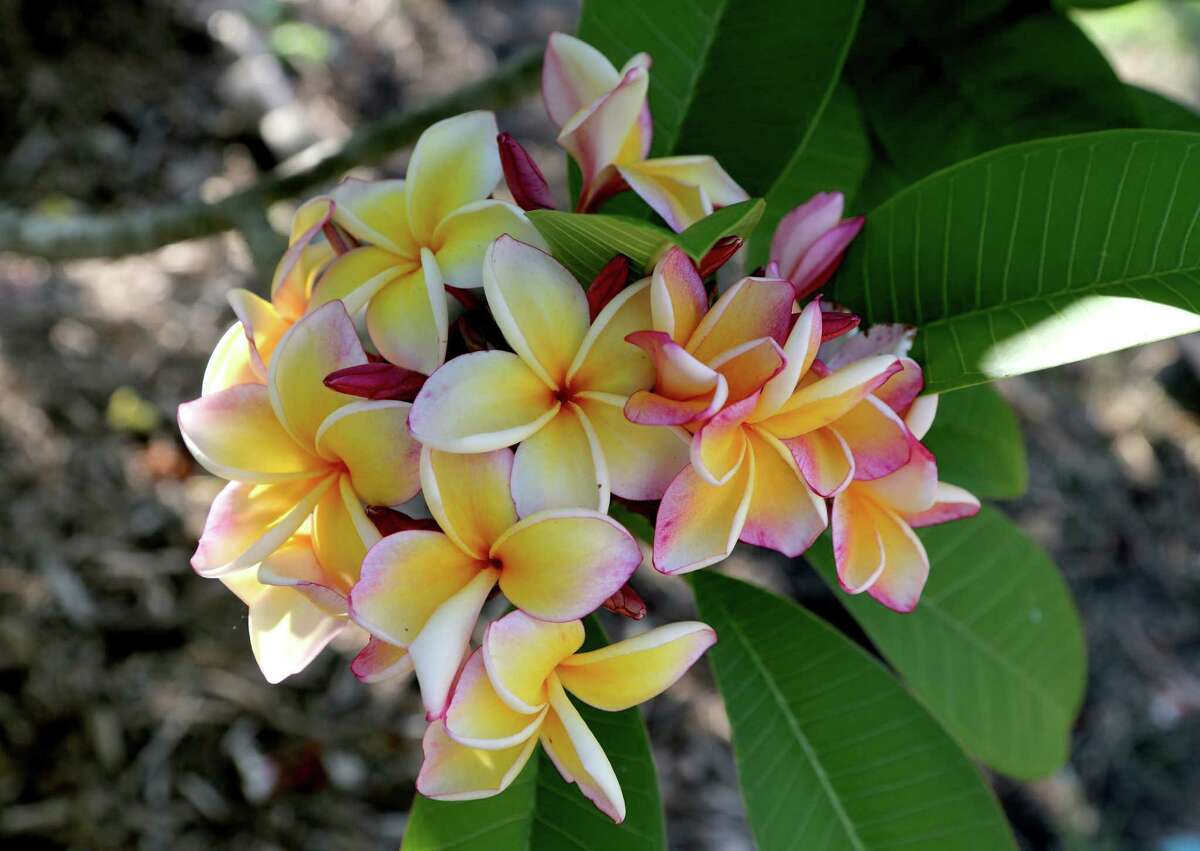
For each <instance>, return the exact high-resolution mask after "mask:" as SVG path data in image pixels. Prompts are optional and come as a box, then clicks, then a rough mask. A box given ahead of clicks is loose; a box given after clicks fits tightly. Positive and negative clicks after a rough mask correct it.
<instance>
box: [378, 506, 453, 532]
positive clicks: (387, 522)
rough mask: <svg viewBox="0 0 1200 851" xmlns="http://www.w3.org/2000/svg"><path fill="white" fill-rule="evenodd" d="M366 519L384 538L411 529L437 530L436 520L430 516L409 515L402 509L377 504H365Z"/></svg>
mask: <svg viewBox="0 0 1200 851" xmlns="http://www.w3.org/2000/svg"><path fill="white" fill-rule="evenodd" d="M367 519H369V520H370V521H371V522H372V523H374V524H375V528H376V529H378V530H379V534H380V535H383V536H384V537H385V538H386V537H387V536H388V535H394V534H396V533H397V532H409V531H412V530H413V529H419V530H424V531H430V532H437V531H439V530H438V524H437V521H436V520H434V519H433V518H431V517H409V516H408V515H407V514H405V513H404V512H402V511H396V510H395V509H392V508H383V507H381V506H378V505H369V506H367Z"/></svg>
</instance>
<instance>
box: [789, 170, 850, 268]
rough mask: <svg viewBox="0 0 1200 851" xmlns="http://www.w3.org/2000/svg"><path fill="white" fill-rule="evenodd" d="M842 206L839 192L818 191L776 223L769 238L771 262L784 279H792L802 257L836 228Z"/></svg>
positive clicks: (843, 203) (843, 198)
mask: <svg viewBox="0 0 1200 851" xmlns="http://www.w3.org/2000/svg"><path fill="white" fill-rule="evenodd" d="M845 206H846V198H845V196H844V195H842V193H841V192H818V193H817V194H816V195H814V196H813V197H812V198H810V199H809V200H808V201H806V202H804V203H803V204H801V205H800V206H799V207H797V208H796V209H794V210H792V211H791V212H790V213H788V214H787V215H786V216H784V217H783V218H782V219H781V220H780V221H779V225H778V226H777V227H776V228H775V236H774V237H772V239H771V261H772V262H774V263H777V264H778V265H779V271H780V273H781V274H782V276H783V277H784V278H787V279H788V280H790V281H794V280H795V279H796V271H797V270H798V269H799V267H800V264H801V262H802V261H803V260H804V257H805V255H807V254H808V252H809V250H810V249H811V248H812V247H813V245H814V244H816V242H817V240H818V239H820V238H821V237H822V236H823V235H824V234H826V233H828V232H829V231H830V230H832V229H833V228H835V227H837V224H838V222H840V221H841V220H842V211H843V210H844V209H845Z"/></svg>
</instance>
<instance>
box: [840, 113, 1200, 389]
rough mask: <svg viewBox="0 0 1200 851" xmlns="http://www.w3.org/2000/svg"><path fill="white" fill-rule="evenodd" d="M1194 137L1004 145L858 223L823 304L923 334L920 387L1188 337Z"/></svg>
mask: <svg viewBox="0 0 1200 851" xmlns="http://www.w3.org/2000/svg"><path fill="white" fill-rule="evenodd" d="M1196 148H1200V134H1193V133H1178V132H1173V131H1167V130H1161V131H1160V130H1114V131H1108V132H1104V133H1089V134H1083V135H1079V136H1066V137H1063V138H1058V139H1043V140H1039V141H1036V142H1026V143H1023V144H1020V145H1012V146H1010V147H1007V148H1002V149H1000V150H998V151H993V152H991V153H988V154H984V155H982V156H980V157H977V158H975V159H973V160H969V161H967V162H965V163H959V164H958V165H955V166H953V167H951V168H948V169H945V170H943V171H941V172H938V173H937V174H934V175H931V176H930V177H928V178H926V179H924V180H922V181H920V182H918V183H916V184H914V185H912V186H910V187H909V188H908V189H906V190H904V191H903V192H901V193H900V194H898V195H896V196H894V197H893V198H892V199H891V200H889V201H887V202H885V203H884V204H883V205H881V206H880V207H878V208H877V209H876V210H875V211H874V212H872V213H871V214H870V215H868V217H867V226H866V228H865V230H864V232H863V234H862V235H861V236H859V238H858V239H856V240H855V241H854V243H853V244H852V245H851V246H850V250H849V252H848V253H847V255H846V260H845V262H844V263H843V265H842V268H841V272H840V274H839V275H838V277H837V279H836V283H835V285H834V287H833V288H832V292H831V293H830V297H831V298H832V299H834V300H835V301H838V302H841V303H842V304H846V305H849V306H850V307H852V308H854V309H855V310H857V311H859V312H860V313H862V315H863V317H864V319H865V320H866V321H867V322H868V323H872V322H891V321H895V322H907V323H911V324H914V325H917V326H918V327H919V329H920V330H919V333H918V334H917V341H916V346H915V347H914V350H913V357H915V358H916V359H917V360H918V361H919V362H921V363H922V364H923V365H924V367H925V378H926V389H927V390H929V391H931V392H942V391H945V390H952V389H954V388H956V387H965V386H968V385H971V384H979V383H982V382H985V381H989V380H991V379H994V378H1001V377H1004V376H1008V375H1019V374H1021V373H1025V372H1032V371H1034V370H1038V369H1045V368H1047V367H1051V366H1057V365H1059V364H1064V363H1070V362H1072V361H1076V360H1081V359H1083V358H1087V357H1092V356H1095V355H1099V354H1104V353H1106V352H1112V351H1117V350H1119V349H1123V348H1126V347H1129V346H1135V345H1140V344H1142V343H1148V342H1152V341H1154V340H1161V339H1165V338H1167V337H1172V336H1176V335H1178V334H1184V333H1188V332H1191V331H1195V330H1200V316H1197V315H1196V311H1197V310H1200V216H1198V215H1197V211H1198V210H1200V154H1197V152H1196V150H1195V149H1196Z"/></svg>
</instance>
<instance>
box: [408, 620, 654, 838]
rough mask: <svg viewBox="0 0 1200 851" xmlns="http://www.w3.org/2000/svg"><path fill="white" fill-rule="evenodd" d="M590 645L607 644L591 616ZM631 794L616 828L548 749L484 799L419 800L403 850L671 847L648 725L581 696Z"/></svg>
mask: <svg viewBox="0 0 1200 851" xmlns="http://www.w3.org/2000/svg"><path fill="white" fill-rule="evenodd" d="M585 623H586V624H587V641H586V642H585V643H584V649H585V650H591V649H594V648H596V647H600V646H603V645H604V644H605V643H606V640H605V637H604V630H603V628H602V627H601V626H600V624H599V623H598V622H597V621H596V619H595V617H590V618H588V619H587V621H586V622H585ZM576 706H577V707H578V708H579V712H580V714H581V715H582V716H583V718H584V720H585V721H587V724H588V726H589V727H590V728H591V729H592V732H593V733H595V734H596V738H597V739H599V740H600V744H601V745H603V746H604V752H605V753H606V754H608V758H609V760H610V761H611V762H612V765H613V768H614V769H615V770H616V772H617V779H618V780H620V781H621V789H622V791H623V792H624V794H625V803H626V809H627V812H626V817H625V821H624V823H622V824H620V825H616V824H613V823H612V820H611V819H609V818H608V816H606V815H604V814H603V813H601V812H600V811H599V810H598V809H596V808H595V807H594V806H593V805H592V803H591V802H590V801H589V800H588V799H587V798H585V797H584V796H583V794H582V793H581V792H580V791H579V789H578V788H577V787H576V786H574V785H568V784H567V783H566V782H565V781H564V780H563V779H562V776H561V775H560V774H559V773H558V769H556V768H555V767H554V763H552V762H551V761H550V758H549V757H548V756H546V753H545V751H543V750H542V748H541V746H540V745H539V746H538V753H537V754H535V755H534V756H533V758H531V759H530V760H529V764H528V765H526V766H525V769H524V770H523V771H522V772H521V774H520V776H518V777H517V779H516V780H514V781H513V784H512V785H511V786H509V787H508V789H506V790H504V792H503V793H501V794H499V795H496V796H494V797H491V798H483V799H481V800H478V801H431V800H429V799H428V798H423V797H421V796H419V795H418V796H417V798H416V800H415V801H414V802H413V808H412V813H411V815H410V817H409V821H408V828H407V830H406V831H405V833H404V845H403V848H402V851H449V849H454V851H549V849H559V848H581V849H582V848H586V849H589V851H658V850H659V849H665V848H666V847H667V841H666V828H665V826H664V821H663V811H662V800H661V799H660V798H659V794H658V778H657V775H656V773H655V770H654V759H653V757H652V756H651V754H650V742H649V739H648V738H647V736H646V726H645V724H643V723H642V716H641V714H640V712H639V711H638V709H637V708H636V707H635V708H633V709H627V710H625V711H624V712H602V711H600V710H599V709H593V708H592V707H590V706H587V705H586V704H583V703H580V702H578V701H576Z"/></svg>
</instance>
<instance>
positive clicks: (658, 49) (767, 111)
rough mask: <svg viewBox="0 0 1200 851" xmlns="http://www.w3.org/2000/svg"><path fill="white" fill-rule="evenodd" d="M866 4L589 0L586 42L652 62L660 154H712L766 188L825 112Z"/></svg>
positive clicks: (756, 188)
mask: <svg viewBox="0 0 1200 851" xmlns="http://www.w3.org/2000/svg"><path fill="white" fill-rule="evenodd" d="M860 7H861V0H847V1H846V2H839V3H827V2H820V0H801V2H795V3H790V4H781V3H779V2H778V0H738V2H733V0H693V2H691V3H689V4H688V5H687V7H686V8H682V9H681V8H680V7H679V6H677V5H676V4H672V3H647V2H645V0H588V2H585V3H584V5H583V11H582V13H581V15H580V20H579V37H580V38H582V39H583V40H584V41H586V42H588V43H590V44H592V45H594V46H595V47H596V48H598V49H599V50H600V51H601V52H602V53H604V54H605V55H606V56H608V58H609V59H610V60H612V61H613V63H614V64H615V65H617V66H618V67H620V66H621V65H622V64H624V62H625V61H626V60H627V59H628V58H629V57H630V56H631V55H633V54H634V53H636V52H638V51H646V52H648V53H649V54H650V55H651V57H653V60H654V65H653V67H652V68H651V70H650V112H651V116H652V117H653V119H654V138H653V148H652V151H651V154H652V156H656V157H660V156H666V155H669V154H688V153H696V154H710V155H712V156H714V157H716V158H717V160H718V161H719V162H720V163H721V165H722V166H724V167H725V169H726V170H727V171H728V172H729V173H730V174H731V175H733V177H734V178H735V179H736V180H737V181H738V182H739V183H741V185H742V186H743V187H744V188H745V189H746V191H747V192H749V193H750V194H751V195H761V194H762V193H764V192H766V191H767V189H768V188H769V187H770V186H771V183H772V182H773V181H774V180H775V177H776V175H778V174H779V172H780V171H781V170H782V169H783V167H784V166H785V164H786V163H787V162H788V160H789V159H791V156H792V153H793V151H795V149H796V147H797V146H799V145H801V144H803V142H804V139H805V137H806V136H807V134H808V133H810V132H811V130H812V127H813V125H815V124H816V122H817V119H818V118H819V117H820V115H821V111H822V110H823V109H824V107H825V102H826V100H827V99H828V97H829V94H830V92H831V91H832V90H833V87H834V84H835V83H836V82H837V79H838V76H839V74H840V72H841V68H842V63H843V61H844V60H845V58H846V52H847V50H848V47H849V44H850V41H851V39H852V38H853V35H854V28H855V25H856V23H857V20H858V15H859V10H860Z"/></svg>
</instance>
